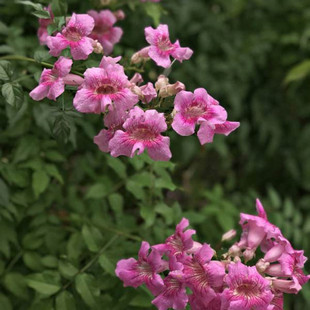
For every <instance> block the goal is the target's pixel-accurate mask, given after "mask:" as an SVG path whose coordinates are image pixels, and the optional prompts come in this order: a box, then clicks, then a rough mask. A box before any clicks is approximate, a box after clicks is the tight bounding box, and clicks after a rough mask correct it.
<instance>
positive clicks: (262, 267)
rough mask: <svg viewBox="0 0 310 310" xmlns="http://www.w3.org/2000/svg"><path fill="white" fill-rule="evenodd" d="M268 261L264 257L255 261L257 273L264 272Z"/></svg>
mask: <svg viewBox="0 0 310 310" xmlns="http://www.w3.org/2000/svg"><path fill="white" fill-rule="evenodd" d="M269 265H270V263H269V262H266V261H265V260H264V259H260V260H259V261H258V262H257V263H256V269H257V271H258V272H259V273H264V272H265V270H266V269H267V268H268V267H269Z"/></svg>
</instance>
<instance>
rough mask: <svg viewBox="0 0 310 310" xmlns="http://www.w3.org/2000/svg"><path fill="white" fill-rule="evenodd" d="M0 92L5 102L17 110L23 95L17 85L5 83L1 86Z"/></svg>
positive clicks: (22, 100)
mask: <svg viewBox="0 0 310 310" xmlns="http://www.w3.org/2000/svg"><path fill="white" fill-rule="evenodd" d="M1 92H2V96H3V97H4V99H5V101H6V102H7V103H8V104H9V105H11V106H12V107H15V108H16V109H19V108H20V106H21V105H22V103H23V102H24V93H23V90H22V88H21V86H20V85H18V84H12V83H5V84H3V85H2V88H1Z"/></svg>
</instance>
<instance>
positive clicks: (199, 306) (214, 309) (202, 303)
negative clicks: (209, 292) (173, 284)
mask: <svg viewBox="0 0 310 310" xmlns="http://www.w3.org/2000/svg"><path fill="white" fill-rule="evenodd" d="M189 304H190V306H191V310H220V309H221V304H222V301H221V294H220V293H215V294H214V297H213V299H212V300H208V302H206V300H205V299H204V298H203V297H201V296H198V295H195V294H191V295H189Z"/></svg>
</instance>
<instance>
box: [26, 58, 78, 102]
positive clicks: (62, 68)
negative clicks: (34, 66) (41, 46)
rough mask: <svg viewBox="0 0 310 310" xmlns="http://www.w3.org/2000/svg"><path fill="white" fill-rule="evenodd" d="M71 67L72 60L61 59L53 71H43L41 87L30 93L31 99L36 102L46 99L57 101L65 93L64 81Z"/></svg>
mask: <svg viewBox="0 0 310 310" xmlns="http://www.w3.org/2000/svg"><path fill="white" fill-rule="evenodd" d="M71 66H72V60H71V59H68V58H65V57H59V59H58V60H57V61H56V62H55V64H54V67H53V69H44V70H43V72H42V74H41V77H40V82H39V85H38V86H37V87H36V88H35V89H33V90H32V91H31V92H30V94H29V95H30V97H31V98H32V99H33V100H36V101H39V100H42V99H43V98H45V97H47V98H49V99H51V100H56V98H57V97H58V96H60V95H61V94H62V93H63V92H64V91H65V81H64V79H65V77H66V76H67V75H68V74H69V72H70V70H71Z"/></svg>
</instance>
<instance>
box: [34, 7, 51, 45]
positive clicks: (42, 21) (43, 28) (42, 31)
mask: <svg viewBox="0 0 310 310" xmlns="http://www.w3.org/2000/svg"><path fill="white" fill-rule="evenodd" d="M44 10H45V11H48V12H49V13H50V17H51V18H39V25H40V27H39V29H38V32H37V35H38V38H39V41H40V44H41V45H45V44H46V39H47V37H48V32H47V26H49V25H50V24H52V23H53V20H54V14H53V12H52V9H51V6H50V5H49V6H48V7H46V8H44Z"/></svg>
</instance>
